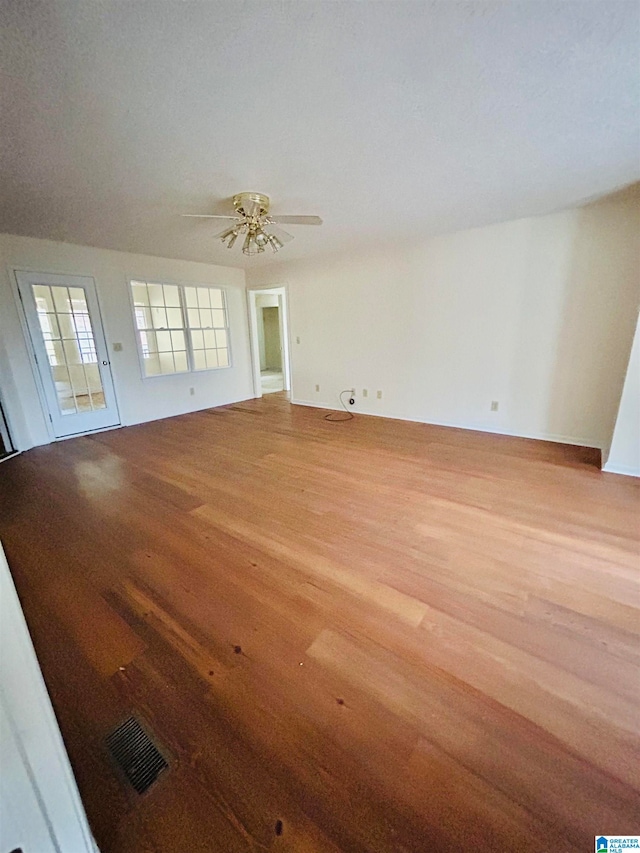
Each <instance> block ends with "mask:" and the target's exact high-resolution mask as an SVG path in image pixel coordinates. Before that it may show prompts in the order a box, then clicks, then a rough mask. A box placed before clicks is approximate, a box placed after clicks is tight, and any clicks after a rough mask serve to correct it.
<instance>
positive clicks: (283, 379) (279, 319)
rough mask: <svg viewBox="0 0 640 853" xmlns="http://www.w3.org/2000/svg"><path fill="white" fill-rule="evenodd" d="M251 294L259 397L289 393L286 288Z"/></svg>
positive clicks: (272, 288)
mask: <svg viewBox="0 0 640 853" xmlns="http://www.w3.org/2000/svg"><path fill="white" fill-rule="evenodd" d="M248 294H249V320H250V327H251V345H252V350H253V373H254V388H255V394H256V397H261V396H262V395H263V394H274V393H278V392H282V391H290V390H291V369H290V364H289V334H288V315H287V292H286V288H285V287H271V288H268V289H262V290H250V291H248Z"/></svg>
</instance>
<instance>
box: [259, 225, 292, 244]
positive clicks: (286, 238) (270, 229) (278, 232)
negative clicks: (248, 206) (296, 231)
mask: <svg viewBox="0 0 640 853" xmlns="http://www.w3.org/2000/svg"><path fill="white" fill-rule="evenodd" d="M265 230H266V232H267V234H273V235H274V237H277V238H278V240H280V242H281V243H282V244H283V245H284V243H289V242H290V241H291V240H293V239H294V237H293V234H288V233H287V232H286V231H285V230H284V229H283V228H277V227H275V226H273V225H267V226H265Z"/></svg>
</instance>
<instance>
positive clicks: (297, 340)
mask: <svg viewBox="0 0 640 853" xmlns="http://www.w3.org/2000/svg"><path fill="white" fill-rule="evenodd" d="M296 343H297V344H299V343H300V338H299V337H298V335H296Z"/></svg>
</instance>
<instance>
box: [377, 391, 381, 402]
mask: <svg viewBox="0 0 640 853" xmlns="http://www.w3.org/2000/svg"><path fill="white" fill-rule="evenodd" d="M376 397H377V398H378V400H382V391H378V393H377V394H376Z"/></svg>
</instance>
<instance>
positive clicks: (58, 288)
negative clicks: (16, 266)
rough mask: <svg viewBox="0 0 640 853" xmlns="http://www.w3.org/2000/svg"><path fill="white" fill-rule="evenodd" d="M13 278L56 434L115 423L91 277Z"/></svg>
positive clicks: (19, 275)
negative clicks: (16, 284)
mask: <svg viewBox="0 0 640 853" xmlns="http://www.w3.org/2000/svg"><path fill="white" fill-rule="evenodd" d="M16 280H17V283H18V290H19V293H20V299H21V300H22V305H23V307H24V313H25V317H26V320H27V326H28V329H29V335H30V337H31V342H32V344H33V351H34V354H35V358H36V363H37V366H38V372H39V374H40V379H41V380H42V387H43V390H44V396H45V399H46V403H47V408H48V410H49V411H48V414H49V418H50V420H51V423H52V425H53V431H54V433H55V435H56V437H57V438H62V437H64V436H68V435H75V434H77V433H82V432H89V431H90V430H94V429H104V428H105V427H110V426H117V425H118V424H119V423H120V416H119V414H118V406H117V403H116V396H115V391H114V387H113V378H112V376H111V366H110V363H109V354H108V350H107V344H106V341H105V337H104V330H103V328H102V320H101V319H100V308H99V306H98V298H97V296H96V286H95V282H94V280H93V279H92V278H89V277H87V276H75V275H54V274H53V273H34V272H22V271H18V270H17V271H16Z"/></svg>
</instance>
